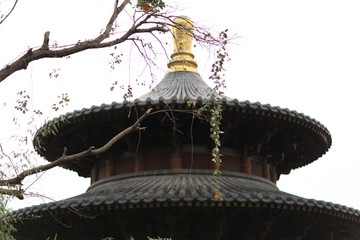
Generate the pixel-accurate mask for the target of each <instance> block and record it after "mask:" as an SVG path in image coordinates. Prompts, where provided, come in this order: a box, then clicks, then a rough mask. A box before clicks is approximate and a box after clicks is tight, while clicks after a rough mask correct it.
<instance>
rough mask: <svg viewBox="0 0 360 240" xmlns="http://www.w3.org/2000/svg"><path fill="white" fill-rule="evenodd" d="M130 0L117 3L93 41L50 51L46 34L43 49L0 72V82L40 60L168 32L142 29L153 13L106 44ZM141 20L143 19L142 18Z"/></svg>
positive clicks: (24, 56) (47, 34)
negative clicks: (149, 34) (157, 32)
mask: <svg viewBox="0 0 360 240" xmlns="http://www.w3.org/2000/svg"><path fill="white" fill-rule="evenodd" d="M129 3H130V1H129V0H124V1H123V2H122V4H121V5H120V6H119V7H117V5H118V0H116V1H115V6H114V11H113V13H112V15H111V17H110V20H109V22H108V23H107V25H106V27H105V31H104V32H103V33H101V34H100V35H99V36H98V37H96V38H95V39H93V40H84V41H79V42H78V43H76V44H74V45H73V46H71V47H66V48H63V49H60V50H51V49H49V35H50V32H46V33H45V34H44V40H43V44H42V46H41V48H39V49H36V50H33V49H32V48H30V49H29V50H28V51H27V52H26V53H25V54H24V55H22V56H21V57H19V58H18V59H17V60H15V61H14V62H12V63H10V64H8V65H6V66H5V67H3V68H2V69H1V70H0V82H2V81H3V80H4V79H6V78H7V77H8V76H10V75H11V74H13V73H14V72H16V71H19V70H22V69H26V68H27V66H28V65H29V63H30V62H32V61H35V60H39V59H42V58H61V57H65V56H69V55H72V54H75V53H78V52H82V51H85V50H88V49H98V48H106V47H110V46H114V45H117V44H120V43H123V42H125V41H127V40H128V38H129V37H130V36H132V35H134V34H137V33H151V32H154V31H159V32H167V31H169V29H168V28H165V27H164V25H157V26H152V27H148V28H140V27H141V26H143V25H145V24H146V23H147V21H148V20H149V18H151V17H152V16H153V14H152V13H148V14H145V15H146V16H145V17H144V18H143V19H142V20H141V21H139V22H134V24H133V26H132V27H131V28H130V29H129V30H128V31H126V32H125V33H124V34H123V35H122V36H121V37H118V38H116V39H114V40H111V41H108V42H104V40H106V39H108V38H109V37H110V32H111V30H112V28H113V24H114V22H115V20H116V19H117V17H118V16H119V14H120V13H121V12H122V11H123V10H124V8H125V6H126V5H127V4H129ZM140 19H141V17H140Z"/></svg>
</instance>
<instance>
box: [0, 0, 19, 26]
mask: <svg viewBox="0 0 360 240" xmlns="http://www.w3.org/2000/svg"><path fill="white" fill-rule="evenodd" d="M17 3H18V0H16V1H15V3H14V5H13V7H12V8H11V10H10V12H9V13H8V14H6V15H5V17H4V19H2V20H0V24H2V23H3V22H4V21H5V20H6V19H7V18H8V17H9V16H10V14H11V13H12V12H13V11H14V9H15V7H16V4H17Z"/></svg>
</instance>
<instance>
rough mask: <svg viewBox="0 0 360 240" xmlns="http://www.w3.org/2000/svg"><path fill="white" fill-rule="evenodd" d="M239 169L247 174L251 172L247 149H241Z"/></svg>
mask: <svg viewBox="0 0 360 240" xmlns="http://www.w3.org/2000/svg"><path fill="white" fill-rule="evenodd" d="M241 171H242V172H243V173H247V174H251V172H252V166H251V159H250V158H249V156H248V150H247V149H244V150H243V154H242V160H241Z"/></svg>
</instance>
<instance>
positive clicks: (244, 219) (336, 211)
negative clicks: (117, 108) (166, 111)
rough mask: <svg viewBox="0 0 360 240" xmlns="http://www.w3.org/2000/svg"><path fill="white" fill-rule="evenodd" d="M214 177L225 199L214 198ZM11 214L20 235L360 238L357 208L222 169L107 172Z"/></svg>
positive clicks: (174, 237)
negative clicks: (67, 194) (65, 194)
mask: <svg viewBox="0 0 360 240" xmlns="http://www.w3.org/2000/svg"><path fill="white" fill-rule="evenodd" d="M215 181H218V183H219V186H220V187H221V193H222V195H223V197H224V200H223V201H218V200H216V199H215V197H214V195H215V191H214V184H215ZM31 216H40V217H36V218H32V217H31ZM12 217H17V218H22V219H25V220H23V221H21V222H18V223H16V226H17V227H18V229H19V230H18V232H17V233H16V239H18V240H27V239H44V238H46V237H49V236H54V235H55V234H56V233H57V237H58V238H57V239H59V240H62V239H75V238H76V239H100V238H104V237H114V238H115V239H128V238H129V237H130V236H133V237H135V239H145V238H146V237H147V236H151V237H157V236H161V237H172V238H173V239H213V236H217V238H216V239H240V238H241V237H243V238H242V239H253V238H254V239H303V240H304V239H334V240H337V239H353V240H355V239H359V238H360V212H359V211H358V210H355V209H352V208H348V207H345V206H341V205H338V204H333V203H329V202H324V201H317V200H313V199H305V198H302V197H298V196H295V195H291V194H288V193H285V192H282V191H280V190H279V189H278V188H277V187H276V186H275V184H273V183H272V182H270V181H267V180H264V179H262V178H259V177H256V176H252V175H248V174H242V173H234V172H226V171H225V172H223V174H222V175H221V176H220V177H219V178H218V179H217V180H216V179H215V177H214V176H213V172H212V171H208V170H192V171H189V170H186V171H185V170H172V171H169V170H167V171H147V172H139V173H132V174H123V175H119V176H114V177H109V178H106V179H103V180H101V181H98V182H96V183H94V184H93V185H92V186H90V187H89V189H88V190H87V192H85V193H84V194H81V195H79V196H76V197H72V198H69V199H65V200H62V201H58V202H52V203H47V204H41V205H38V206H33V207H28V208H24V209H20V210H17V211H14V212H12ZM30 226H31V227H30ZM34 229H37V230H34ZM114 229H116V231H115V230H114ZM244 237H245V238H244Z"/></svg>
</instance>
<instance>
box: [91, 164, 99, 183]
mask: <svg viewBox="0 0 360 240" xmlns="http://www.w3.org/2000/svg"><path fill="white" fill-rule="evenodd" d="M97 180H98V166H97V161H96V159H95V160H94V164H93V167H92V169H91V183H94V182H96V181H97Z"/></svg>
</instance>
